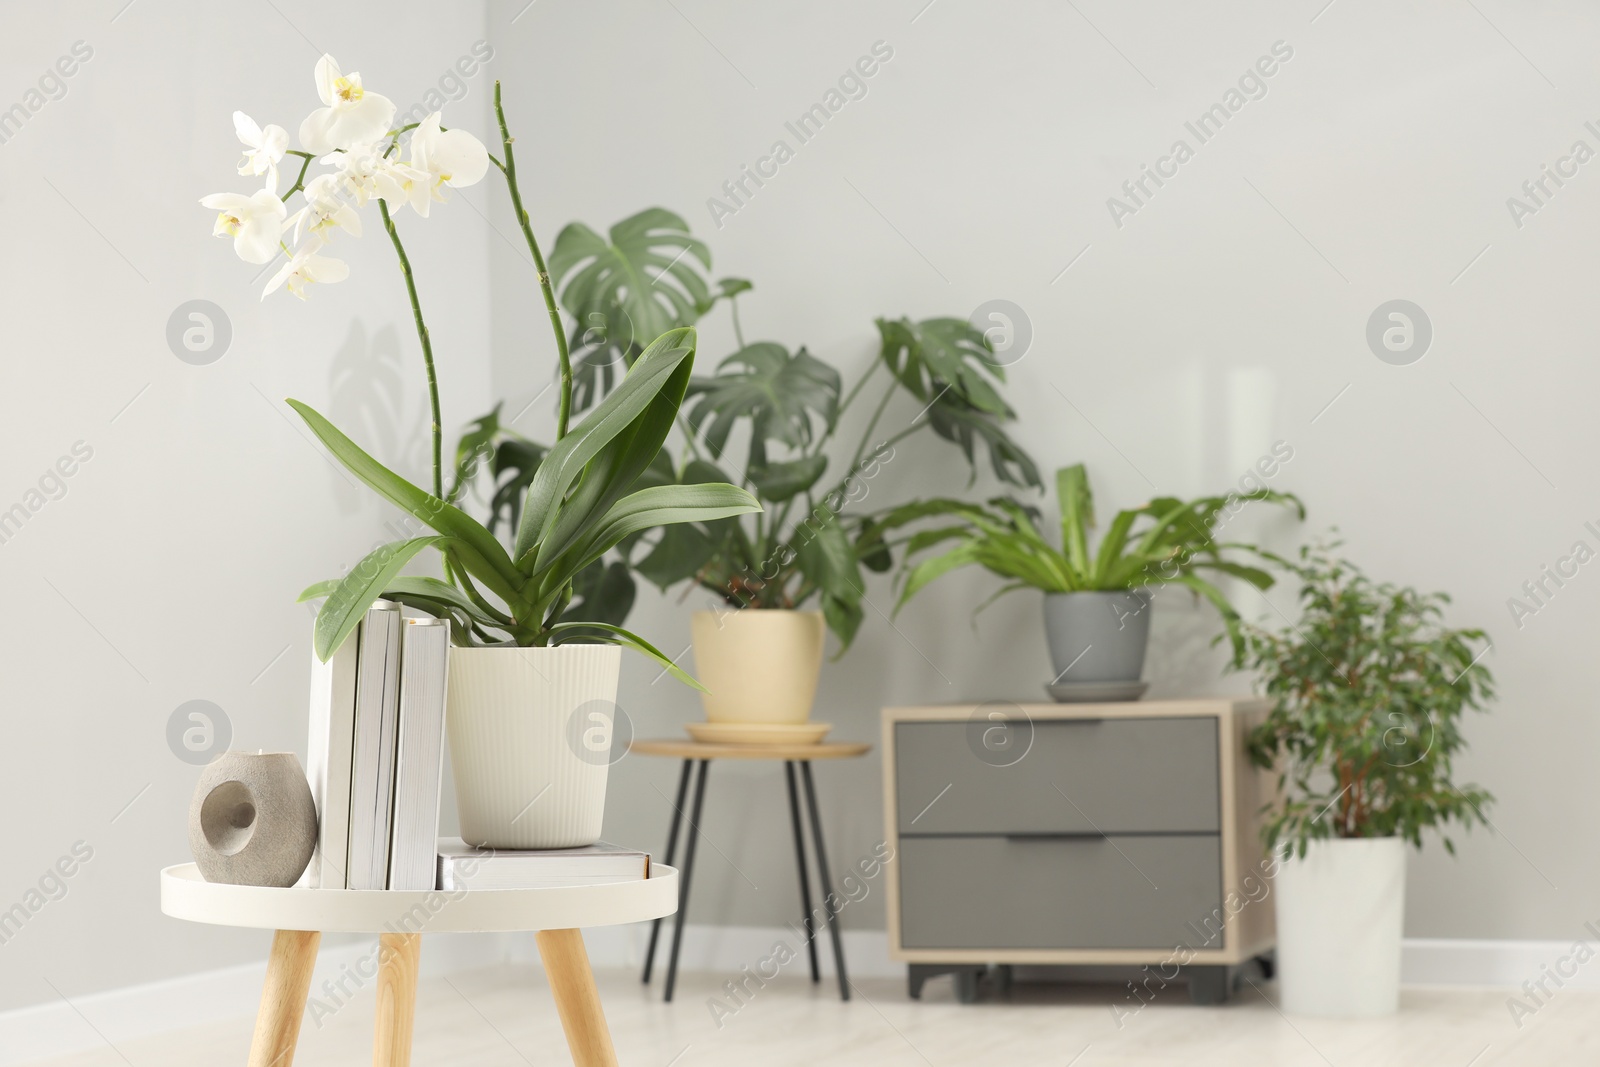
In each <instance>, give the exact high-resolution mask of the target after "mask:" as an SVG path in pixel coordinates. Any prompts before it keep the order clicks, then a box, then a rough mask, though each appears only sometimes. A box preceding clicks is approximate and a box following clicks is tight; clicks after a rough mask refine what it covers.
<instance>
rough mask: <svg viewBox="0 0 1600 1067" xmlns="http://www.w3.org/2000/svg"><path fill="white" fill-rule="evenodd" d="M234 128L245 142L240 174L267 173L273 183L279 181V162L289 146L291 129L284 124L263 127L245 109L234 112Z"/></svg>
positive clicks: (275, 183)
mask: <svg viewBox="0 0 1600 1067" xmlns="http://www.w3.org/2000/svg"><path fill="white" fill-rule="evenodd" d="M233 128H234V130H235V131H236V132H237V133H238V134H239V140H241V141H243V142H244V147H245V153H244V160H243V161H242V162H241V163H240V164H239V173H240V174H265V175H268V179H267V180H268V182H269V183H270V184H272V185H277V183H278V163H279V161H281V160H282V159H283V154H284V152H285V151H286V150H287V149H288V147H289V131H288V130H286V129H284V128H283V127H282V126H268V127H267V128H266V129H262V128H261V127H260V126H257V125H256V120H255V119H253V118H251V117H250V116H249V115H246V114H245V113H244V112H243V111H235V112H234V113H233Z"/></svg>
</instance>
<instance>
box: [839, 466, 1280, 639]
mask: <svg viewBox="0 0 1600 1067" xmlns="http://www.w3.org/2000/svg"><path fill="white" fill-rule="evenodd" d="M1056 491H1057V496H1058V497H1059V499H1060V505H1061V516H1060V518H1061V544H1060V547H1057V546H1056V545H1054V544H1052V543H1051V542H1050V541H1049V540H1047V539H1046V537H1045V535H1044V533H1043V531H1042V530H1041V529H1040V525H1039V514H1038V512H1037V511H1035V510H1034V509H1032V508H1028V507H1025V506H1023V505H1022V504H1019V503H1017V502H1016V501H1015V500H1011V499H1009V498H1007V497H996V498H994V499H992V500H990V501H989V502H988V503H987V504H969V503H966V502H964V501H960V500H945V499H940V500H929V501H923V502H920V503H915V504H909V505H906V506H905V507H901V508H896V509H894V510H893V511H891V512H890V513H889V514H888V515H886V516H884V517H883V518H882V519H880V520H879V521H878V522H877V523H876V524H875V525H874V526H873V528H872V529H871V530H869V531H868V537H869V539H870V538H883V539H884V543H885V544H887V545H889V546H891V547H899V546H904V548H905V565H904V567H903V568H902V571H901V574H900V575H899V578H900V581H901V583H902V584H901V592H900V599H899V601H898V603H897V604H896V606H895V610H896V611H897V612H898V611H899V610H900V609H901V608H903V607H904V606H905V605H906V603H907V602H908V601H909V600H910V599H911V598H912V597H914V596H916V595H917V593H919V592H920V591H921V590H922V589H923V588H924V587H925V586H927V585H928V584H929V583H930V582H932V581H934V580H935V579H937V578H940V577H942V576H944V575H946V574H949V573H950V572H951V571H953V570H956V569H958V568H961V567H965V566H967V565H969V564H974V563H975V564H977V565H979V566H981V567H983V568H985V569H987V570H989V571H990V572H992V573H994V574H996V575H998V576H999V577H1001V578H1005V579H1008V581H1007V582H1006V584H1005V585H1003V586H1001V588H1000V589H999V591H998V592H996V593H995V594H994V596H992V597H990V598H989V599H988V600H987V601H985V602H984V603H983V604H982V605H980V606H979V608H978V610H979V611H981V610H982V609H983V608H984V607H987V606H988V605H989V604H990V603H993V602H994V601H995V600H996V599H998V598H999V597H1001V596H1004V595H1005V594H1006V593H1010V592H1014V591H1015V590H1018V589H1038V590H1040V591H1042V592H1045V593H1080V592H1094V591H1115V590H1125V589H1126V590H1146V589H1149V588H1151V587H1155V586H1161V585H1181V586H1184V587H1185V588H1187V589H1189V590H1191V591H1193V592H1194V593H1196V594H1198V595H1200V596H1203V597H1205V598H1206V599H1207V600H1208V601H1210V602H1211V604H1212V605H1213V606H1215V607H1216V609H1217V611H1218V612H1219V613H1220V614H1221V616H1222V620H1223V624H1224V626H1225V627H1226V630H1227V633H1228V636H1229V638H1230V639H1231V640H1232V641H1233V643H1234V648H1235V651H1236V652H1238V651H1242V648H1243V645H1242V641H1243V638H1242V634H1241V632H1240V630H1239V622H1240V620H1239V614H1238V612H1237V611H1235V610H1234V608H1233V606H1232V605H1231V604H1229V603H1228V600H1227V598H1226V597H1225V596H1223V594H1222V591H1221V590H1220V589H1218V588H1217V587H1216V586H1215V585H1214V584H1213V583H1212V581H1211V580H1210V577H1208V575H1218V574H1225V575H1231V576H1233V577H1235V578H1238V579H1240V580H1241V581H1244V582H1248V583H1249V584H1250V585H1253V586H1255V587H1256V588H1257V589H1268V588H1270V587H1271V586H1272V582H1273V579H1272V575H1271V574H1269V573H1268V572H1267V571H1265V570H1263V569H1262V568H1260V567H1254V566H1250V565H1248V564H1245V563H1240V562H1238V561H1237V560H1236V559H1232V558H1229V557H1228V556H1227V555H1226V554H1225V553H1227V552H1228V551H1230V550H1233V551H1236V552H1243V553H1255V552H1257V551H1258V550H1256V549H1255V548H1253V547H1252V546H1250V545H1245V544H1237V543H1223V542H1218V541H1217V540H1216V538H1215V533H1216V528H1217V525H1218V522H1219V521H1220V520H1222V519H1223V518H1225V517H1227V516H1231V515H1232V514H1233V513H1234V512H1236V511H1237V510H1238V509H1239V508H1241V507H1243V506H1244V505H1245V504H1246V503H1248V502H1250V501H1253V500H1263V501H1269V502H1271V503H1275V504H1283V505H1286V506H1290V507H1292V508H1294V510H1295V512H1296V513H1297V514H1298V515H1299V517H1300V518H1305V507H1304V506H1303V505H1302V504H1301V503H1300V500H1299V498H1297V497H1295V496H1294V495H1293V494H1292V493H1279V492H1276V491H1273V490H1270V489H1257V490H1253V491H1251V492H1246V493H1229V494H1227V495H1225V496H1204V497H1199V498H1197V499H1194V500H1189V501H1184V500H1179V499H1178V498H1176V497H1157V498H1156V499H1154V500H1152V501H1150V502H1149V503H1148V504H1145V505H1144V506H1142V507H1137V508H1128V509H1126V510H1124V511H1119V512H1118V513H1117V515H1116V518H1114V519H1112V521H1111V525H1110V526H1109V527H1108V528H1107V529H1106V533H1105V536H1104V537H1102V538H1101V539H1100V545H1099V548H1098V549H1095V550H1092V551H1091V548H1090V543H1089V529H1090V527H1092V526H1093V525H1094V497H1093V495H1092V493H1091V492H1090V490H1089V475H1088V472H1087V471H1086V470H1085V469H1084V466H1083V464H1081V463H1077V464H1074V465H1072V466H1070V467H1063V468H1061V469H1060V470H1058V471H1057V472H1056ZM930 519H932V520H941V521H944V522H945V524H944V525H940V526H936V527H933V528H931V529H924V530H919V531H918V532H916V533H913V534H911V535H910V536H908V537H905V538H903V539H900V540H894V539H892V538H890V537H889V534H890V533H891V532H892V531H894V530H897V529H899V528H902V527H905V526H909V525H911V524H914V523H920V522H923V521H925V520H930ZM935 548H941V549H942V551H940V552H939V554H937V555H935V556H932V557H929V558H924V559H921V560H917V559H916V557H919V556H923V555H924V554H925V553H927V552H929V551H930V550H932V549H935ZM974 614H976V612H975V613H974Z"/></svg>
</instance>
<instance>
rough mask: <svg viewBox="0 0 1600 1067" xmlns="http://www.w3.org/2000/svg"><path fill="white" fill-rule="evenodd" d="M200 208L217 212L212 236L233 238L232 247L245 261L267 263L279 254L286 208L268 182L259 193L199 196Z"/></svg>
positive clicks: (287, 210) (286, 213)
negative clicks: (279, 242)
mask: <svg viewBox="0 0 1600 1067" xmlns="http://www.w3.org/2000/svg"><path fill="white" fill-rule="evenodd" d="M200 205H201V206H202V207H208V208H210V209H211V210H212V211H215V212H217V224H216V226H215V227H213V228H212V230H211V233H212V236H214V237H232V238H233V250H234V251H235V252H237V253H239V258H240V259H242V260H244V261H245V262H246V263H267V262H270V261H271V260H272V257H273V256H275V255H277V254H278V241H279V239H280V238H281V237H282V235H283V227H284V219H285V217H286V216H287V215H288V213H289V209H288V208H286V207H284V205H283V201H282V200H279V199H278V196H277V193H276V192H275V191H274V189H273V187H272V184H271V182H270V181H269V183H268V187H267V188H265V189H262V190H260V191H259V192H255V193H252V194H251V195H249V196H245V195H244V194H243V193H212V194H211V195H210V196H207V197H202V198H201V200H200Z"/></svg>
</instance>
